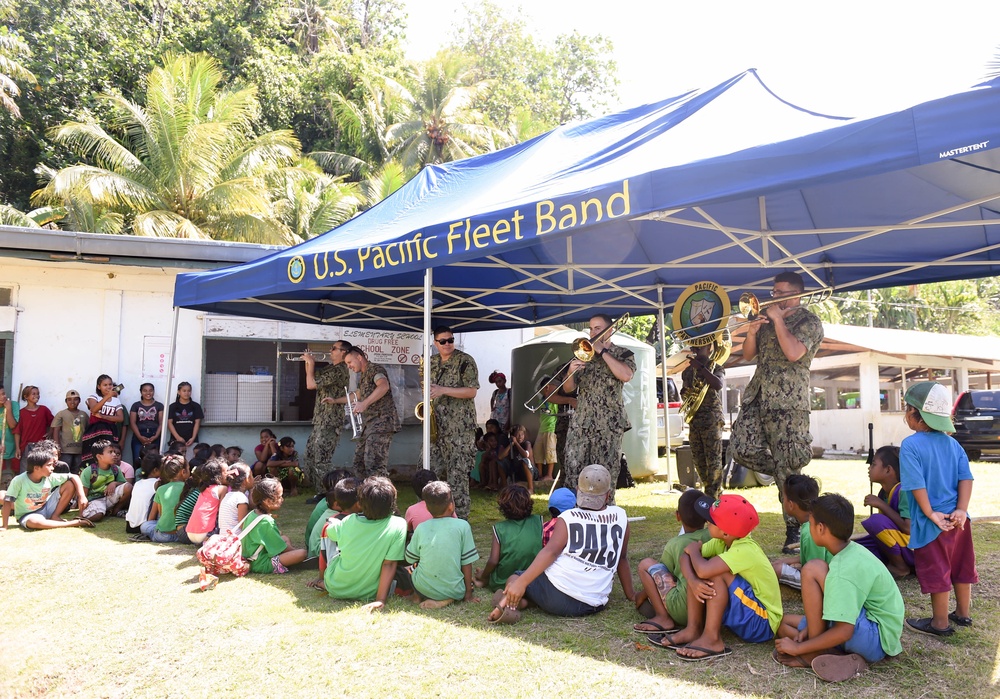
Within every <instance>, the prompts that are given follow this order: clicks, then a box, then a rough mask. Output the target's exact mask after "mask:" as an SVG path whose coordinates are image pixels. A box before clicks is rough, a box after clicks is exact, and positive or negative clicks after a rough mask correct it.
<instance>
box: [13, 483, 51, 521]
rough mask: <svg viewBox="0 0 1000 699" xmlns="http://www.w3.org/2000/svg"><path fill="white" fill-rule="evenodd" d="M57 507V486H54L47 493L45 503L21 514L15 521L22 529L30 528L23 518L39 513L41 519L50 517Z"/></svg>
mask: <svg viewBox="0 0 1000 699" xmlns="http://www.w3.org/2000/svg"><path fill="white" fill-rule="evenodd" d="M57 507H59V488H56V489H55V490H53V491H52V492H51V493H49V497H48V499H47V500H46V501H45V504H44V505H42V506H41V507H40V508H38V509H37V510H35V511H34V512H29V513H28V514H26V515H21V519H19V520H17V523H18V524H20V525H21V528H22V529H30V528H31V527H29V526H28V525H27V524H25V522H24V520H26V519H27V518H28V517H31V516H32V515H41V516H42V519H52V516H53V515H54V514H55V513H56V508H57Z"/></svg>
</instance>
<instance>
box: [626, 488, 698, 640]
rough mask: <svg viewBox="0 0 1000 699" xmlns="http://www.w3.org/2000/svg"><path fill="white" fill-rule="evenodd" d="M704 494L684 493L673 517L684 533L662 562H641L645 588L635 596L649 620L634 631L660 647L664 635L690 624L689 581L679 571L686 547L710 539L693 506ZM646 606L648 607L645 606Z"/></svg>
mask: <svg viewBox="0 0 1000 699" xmlns="http://www.w3.org/2000/svg"><path fill="white" fill-rule="evenodd" d="M703 495H704V493H703V492H701V491H700V490H697V489H695V488H690V489H688V490H685V491H684V493H683V494H682V495H681V496H680V498H678V500H677V511H676V512H675V513H674V517H675V518H676V519H677V521H678V522H680V523H681V524H682V525H683V526H684V533H683V534H679V535H678V536H675V537H674V538H673V539H671V540H670V541H668V542H667V545H666V546H664V547H663V555H662V556H660V560H659V561H658V560H656V559H655V558H643V559H642V560H641V561H639V581H640V582H641V583H642V589H641V590H639V594H637V595H636V596H635V606H636V609H639V610H640V611H642V610H643V609H647V610H648V611H649V612H650V613H649V614H646V617H647V619H646V621H642V622H639V623H638V624H634V625H633V626H632V628H633V629H634V630H635V631H637V632H639V633H644V634H657V635H655V636H650V642H651V643H653V644H654V645H660V644H661V643H662V642H663V634H664V633H665V632H667V631H672V630H673V629H675V628H677V627H678V626H685V625H686V624H687V618H688V616H687V579H686V578H685V577H684V575H683V573H682V572H681V569H680V559H681V554H683V553H684V547H686V546H687V545H688V544H690V543H691V542H692V541H697V542H698V543H701V544H703V543H705V542H706V541H708V540H709V539H710V538H711V537H709V535H708V530H707V529H705V520H704V519H702V518H701V517H699V516H698V513H697V512H695V509H694V504H695V503H696V502H697V501H698V498H700V497H702V496H703ZM644 605H645V606H644Z"/></svg>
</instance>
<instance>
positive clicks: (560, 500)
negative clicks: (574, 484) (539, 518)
mask: <svg viewBox="0 0 1000 699" xmlns="http://www.w3.org/2000/svg"><path fill="white" fill-rule="evenodd" d="M574 507H576V493H574V492H573V491H572V490H570V489H569V488H556V489H555V490H553V491H552V495H550V496H549V509H550V510H552V509H555V510H556V511H557V512H559V513H560V514H561V513H563V512H565V511H566V510H572V509H573V508H574Z"/></svg>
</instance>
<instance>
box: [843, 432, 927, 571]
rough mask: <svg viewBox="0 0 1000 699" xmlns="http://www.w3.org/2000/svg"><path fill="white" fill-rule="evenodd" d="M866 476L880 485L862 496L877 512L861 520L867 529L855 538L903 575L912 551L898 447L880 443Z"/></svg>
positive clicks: (906, 569)
mask: <svg viewBox="0 0 1000 699" xmlns="http://www.w3.org/2000/svg"><path fill="white" fill-rule="evenodd" d="M868 479H869V480H870V481H871V482H872V483H878V484H879V486H880V487H879V492H878V495H866V496H865V503H864V504H865V505H866V506H867V507H871V508H872V509H874V510H878V512H873V513H872V515H871V516H870V517H869V518H868V519H865V520H863V521H862V522H861V526H862V527H864V528H865V531H866V532H868V533H867V534H866V535H865V536H861V537H858V538H857V539H855V541H857V542H858V543H859V544H861V545H862V546H864V547H865V548H866V549H868V550H869V551H871V552H872V553H873V554H875V556H876V557H877V558H878V559H879V560H881V561H882V562H883V563H884V564H885V567H886V568H888V569H889V572H890V573H892V575H893V577H896V578H904V577H906V576H907V575H909V574H910V573H912V572H913V551H912V549H910V548H909V545H910V505H909V498H903V497H900V495H901V494H902V492H903V489H902V488H900V487H899V486H900V483H899V447H891V446H890V447H881V448H880V449H879V450H878V451H876V452H875V456H874V458H873V459H872V463H871V466H869V467H868Z"/></svg>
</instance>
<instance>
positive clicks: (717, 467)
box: [688, 421, 722, 498]
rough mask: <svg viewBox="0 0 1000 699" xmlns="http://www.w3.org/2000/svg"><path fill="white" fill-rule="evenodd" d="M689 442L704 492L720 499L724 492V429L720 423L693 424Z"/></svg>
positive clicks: (689, 433)
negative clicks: (720, 492)
mask: <svg viewBox="0 0 1000 699" xmlns="http://www.w3.org/2000/svg"><path fill="white" fill-rule="evenodd" d="M688 441H689V442H690V444H691V459H692V460H693V461H694V469H695V471H697V472H698V480H700V481H701V488H702V490H703V491H704V492H705V495H708V496H709V497H712V498H715V497H718V495H719V491H721V490H722V428H720V427H719V425H718V423H713V424H705V423H703V424H698V423H697V421H695V422H692V423H691V429H690V430H689V432H688Z"/></svg>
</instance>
